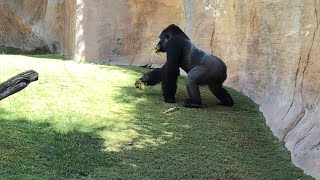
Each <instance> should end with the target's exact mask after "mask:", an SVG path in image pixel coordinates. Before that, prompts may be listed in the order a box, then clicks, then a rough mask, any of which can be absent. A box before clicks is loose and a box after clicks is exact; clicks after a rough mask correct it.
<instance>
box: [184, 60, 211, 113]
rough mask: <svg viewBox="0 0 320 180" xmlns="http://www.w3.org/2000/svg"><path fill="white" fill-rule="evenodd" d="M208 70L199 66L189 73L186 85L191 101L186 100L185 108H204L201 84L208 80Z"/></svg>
mask: <svg viewBox="0 0 320 180" xmlns="http://www.w3.org/2000/svg"><path fill="white" fill-rule="evenodd" d="M207 72H208V69H207V68H205V67H202V66H198V67H195V68H193V69H192V70H191V71H189V73H188V76H187V80H186V85H187V90H188V94H189V99H186V100H185V102H184V104H183V106H184V107H187V108H202V102H201V96H200V90H199V84H201V83H202V82H203V81H204V80H205V79H206V78H205V77H206V73H207Z"/></svg>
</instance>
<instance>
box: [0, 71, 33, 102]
mask: <svg viewBox="0 0 320 180" xmlns="http://www.w3.org/2000/svg"><path fill="white" fill-rule="evenodd" d="M38 77H39V74H38V73H37V72H36V71H34V70H29V71H25V72H22V73H20V74H17V75H15V76H14V77H12V78H10V79H8V80H7V81H5V82H3V83H1V84H0V101H1V100H2V99H4V98H6V97H8V96H10V95H12V94H14V93H17V92H19V91H21V90H22V89H24V88H26V87H27V86H28V85H29V84H30V83H31V82H33V81H37V80H38Z"/></svg>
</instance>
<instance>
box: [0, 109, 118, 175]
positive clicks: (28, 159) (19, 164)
mask: <svg viewBox="0 0 320 180" xmlns="http://www.w3.org/2000/svg"><path fill="white" fill-rule="evenodd" d="M0 113H5V112H3V110H1V109H0ZM0 127H1V130H0V137H1V138H0V144H1V146H0V154H1V156H0V169H1V171H0V177H2V178H4V179H21V178H22V179H35V178H36V179H63V178H68V179H69V178H76V179H78V178H83V177H88V176H90V173H93V172H94V171H95V170H96V169H98V168H99V167H108V168H110V167H111V166H113V165H115V164H116V162H117V160H116V159H115V158H114V157H113V156H112V155H111V154H110V153H109V154H107V153H105V152H104V151H102V150H101V149H102V146H103V141H102V140H101V139H100V138H99V137H97V136H96V135H94V134H89V133H82V132H81V133H80V132H69V133H67V134H59V133H56V132H55V131H53V130H52V128H51V127H50V125H49V124H40V123H31V122H28V121H27V120H23V119H19V120H15V121H10V120H5V119H0Z"/></svg>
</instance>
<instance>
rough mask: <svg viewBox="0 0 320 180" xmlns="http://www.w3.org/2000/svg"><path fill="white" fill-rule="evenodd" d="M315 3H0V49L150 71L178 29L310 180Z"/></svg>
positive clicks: (319, 114) (318, 133)
mask: <svg viewBox="0 0 320 180" xmlns="http://www.w3.org/2000/svg"><path fill="white" fill-rule="evenodd" d="M318 12H320V1H319V0H304V1H300V0H272V1H271V0H243V1H236V0H230V1H226V0H162V1H158V0H117V1H114V0H104V1H97V0H70V1H69V0H68V1H66V0H24V1H21V0H0V24H1V25H0V43H1V44H3V43H4V44H6V45H12V46H15V47H23V48H33V47H37V46H42V45H43V44H47V45H48V46H49V48H50V49H51V50H53V51H57V52H60V53H63V54H66V55H69V56H71V57H72V58H74V59H75V60H76V61H82V60H86V61H90V62H98V63H117V64H136V65H142V64H147V63H148V64H156V65H161V64H162V63H163V62H164V61H165V56H164V55H158V54H154V53H153V51H152V48H153V47H154V45H155V43H156V42H157V41H158V35H159V32H160V31H161V30H162V29H163V28H165V27H166V26H167V25H169V24H171V23H174V24H177V25H179V26H180V27H181V28H182V29H184V31H185V32H186V33H187V34H188V35H189V37H190V38H191V39H192V41H193V42H194V43H195V44H197V45H198V46H199V47H200V48H202V49H204V50H206V51H208V52H211V53H213V54H216V55H218V56H220V57H221V58H222V59H223V60H224V61H225V62H226V64H227V66H228V79H227V82H226V85H229V86H231V87H234V88H235V89H237V90H239V91H242V92H243V93H244V94H246V95H248V96H249V97H251V98H252V99H253V100H254V101H255V102H257V103H258V104H260V110H261V111H262V112H263V113H264V115H265V117H266V119H267V124H268V126H269V127H270V129H271V130H272V132H273V133H274V134H275V136H277V137H278V138H279V139H280V140H281V141H283V142H284V143H285V146H286V147H287V148H288V149H289V150H290V151H291V154H292V161H293V162H294V163H295V164H296V165H297V166H299V167H301V168H302V169H304V170H305V172H306V173H307V174H311V175H313V176H314V177H316V178H318V179H320V171H319V169H320V139H319V137H320V95H319V94H320V93H319V92H320V78H319V75H320V62H319V59H320V51H319V49H320V30H319V22H320V14H319V13H318Z"/></svg>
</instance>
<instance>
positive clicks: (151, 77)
mask: <svg viewBox="0 0 320 180" xmlns="http://www.w3.org/2000/svg"><path fill="white" fill-rule="evenodd" d="M159 38H160V41H159V43H158V44H157V47H156V50H157V52H166V53H167V61H166V63H165V64H164V65H163V67H162V68H156V69H154V70H152V71H150V72H148V73H145V74H144V75H143V76H142V77H141V78H140V80H141V81H142V82H143V83H145V84H146V85H151V86H152V85H155V84H158V83H160V82H161V81H162V92H163V96H164V100H165V102H167V103H174V102H175V94H176V90H177V78H178V76H179V67H181V68H182V69H183V70H184V71H185V72H186V73H187V80H186V86H187V91H188V94H189V99H187V100H186V101H185V102H184V106H185V107H189V108H200V107H202V102H201V97H200V91H199V85H208V86H209V89H210V90H211V92H212V93H213V94H214V95H215V96H216V97H217V98H218V99H219V100H220V101H221V105H225V106H232V105H233V104H234V102H233V99H232V97H231V96H230V94H229V93H228V92H227V91H226V90H225V89H224V88H223V87H222V83H223V82H224V81H225V80H226V78H227V67H226V65H225V63H224V62H223V61H222V60H221V59H219V58H218V57H216V56H213V55H211V54H208V53H205V52H204V51H202V50H200V49H198V48H197V47H196V46H195V45H193V43H192V42H191V41H190V39H189V38H188V36H187V35H186V34H185V33H184V32H183V31H182V30H181V29H180V28H179V27H178V26H176V25H174V24H171V25H170V26H168V27H167V28H165V29H164V30H163V31H162V32H161V34H160V36H159Z"/></svg>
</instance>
